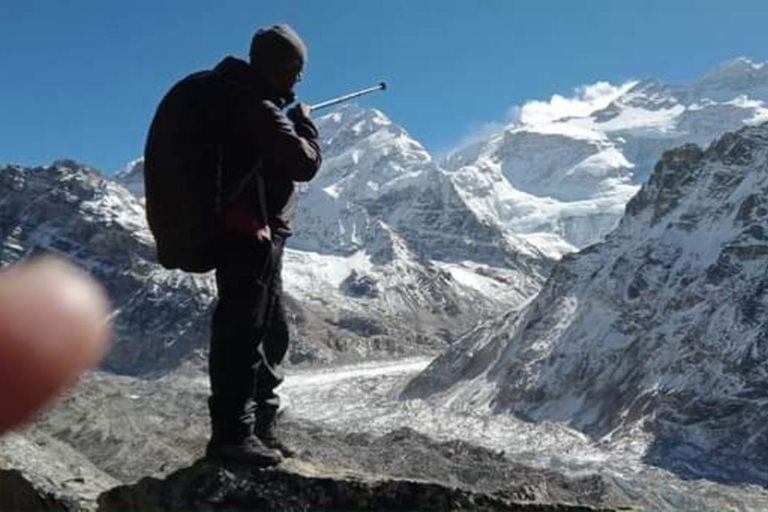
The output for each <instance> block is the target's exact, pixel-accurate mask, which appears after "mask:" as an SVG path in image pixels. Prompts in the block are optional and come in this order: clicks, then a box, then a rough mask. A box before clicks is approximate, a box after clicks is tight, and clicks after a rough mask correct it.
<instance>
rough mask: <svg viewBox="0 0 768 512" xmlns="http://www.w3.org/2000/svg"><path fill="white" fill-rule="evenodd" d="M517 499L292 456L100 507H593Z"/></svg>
mask: <svg viewBox="0 0 768 512" xmlns="http://www.w3.org/2000/svg"><path fill="white" fill-rule="evenodd" d="M521 498H523V497H520V496H513V495H504V494H502V493H496V494H493V495H491V494H483V493H475V492H471V491H467V490H462V489H459V488H453V487H448V486H445V485H442V484H439V483H435V482H427V481H418V480H405V479H392V478H382V477H377V476H374V475H366V474H362V473H351V472H347V471H344V470H335V469H333V468H328V467H324V466H317V465H313V464H310V463H307V462H302V461H298V460H293V459H292V460H288V461H286V462H284V463H283V464H281V465H280V466H278V467H276V468H267V469H260V468H253V467H249V466H243V465H239V464H232V465H229V464H221V463H217V462H214V461H210V460H204V459H203V460H199V461H197V462H196V463H195V464H194V465H192V466H191V467H188V468H184V469H181V470H179V471H177V472H175V473H173V474H171V475H169V476H168V477H167V478H165V479H156V478H144V479H142V480H140V481H139V482H137V483H135V484H133V485H128V486H121V487H116V488H114V489H112V490H110V491H108V492H106V493H104V494H102V495H101V497H100V498H99V510H101V511H121V512H127V511H137V512H138V511H141V512H147V511H152V510H158V511H159V510H163V511H166V510H228V511H233V510H318V509H320V510H391V509H397V510H403V509H408V510H462V509H464V510H525V511H566V510H568V511H582V510H583V511H595V510H597V509H594V508H590V507H583V506H577V505H547V504H537V503H531V502H526V501H524V499H521Z"/></svg>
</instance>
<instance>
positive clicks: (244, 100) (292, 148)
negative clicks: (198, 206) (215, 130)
mask: <svg viewBox="0 0 768 512" xmlns="http://www.w3.org/2000/svg"><path fill="white" fill-rule="evenodd" d="M215 71H216V72H217V73H219V74H220V75H221V76H222V77H223V79H224V81H225V83H226V84H227V90H228V101H227V104H228V108H227V121H226V134H225V138H224V140H225V142H224V154H223V161H222V166H223V169H222V171H223V172H222V190H223V197H224V200H225V201H226V204H225V206H224V211H225V220H226V225H227V230H228V231H230V232H234V233H238V234H244V235H247V234H249V233H248V231H250V226H249V223H248V220H249V219H248V217H250V219H253V220H254V221H255V222H256V223H257V224H262V225H263V224H264V223H267V224H269V226H270V228H271V229H272V230H273V232H276V233H279V234H281V235H283V236H289V235H290V234H291V221H292V220H293V217H294V216H295V214H296V206H297V200H298V197H297V193H296V187H295V184H294V182H297V181H309V180H311V179H312V178H313V177H314V176H315V174H317V171H318V169H319V168H320V163H321V160H322V159H321V153H320V144H319V143H318V131H317V128H315V126H314V124H313V123H312V121H310V120H309V119H304V118H296V120H295V121H293V122H292V121H291V120H289V119H288V118H287V117H286V116H285V115H284V114H283V112H282V110H281V108H282V107H283V102H284V100H282V99H281V98H278V97H275V96H274V95H273V94H271V92H270V90H269V87H268V86H267V85H266V83H265V82H264V81H263V80H260V79H259V77H258V76H257V75H256V74H255V73H254V71H253V69H252V68H251V66H250V65H249V64H248V63H246V62H244V61H242V60H239V59H236V58H234V57H227V58H225V59H224V60H223V61H222V62H221V63H219V64H218V65H217V66H216V68H215ZM259 163H260V170H259V176H260V179H252V180H250V181H248V182H247V185H246V186H244V187H243V186H242V185H243V182H244V179H245V178H246V176H247V175H248V173H249V171H251V170H252V169H253V168H254V166H256V165H257V164H259ZM260 182H261V183H263V192H260V191H259V186H260ZM265 215H266V219H264V218H263V217H264V216H265Z"/></svg>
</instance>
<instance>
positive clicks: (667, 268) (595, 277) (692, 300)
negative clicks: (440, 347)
mask: <svg viewBox="0 0 768 512" xmlns="http://www.w3.org/2000/svg"><path fill="white" fill-rule="evenodd" d="M767 197H768V123H765V124H762V125H759V126H756V127H747V128H743V129H742V130H740V131H739V132H737V133H729V134H726V135H725V136H723V137H722V138H721V139H719V140H718V141H717V142H715V143H713V144H712V145H711V146H709V148H708V149H706V150H702V149H701V148H699V147H698V146H695V145H686V146H683V147H681V148H678V149H675V150H672V151H669V152H667V153H665V154H664V155H663V157H662V158H661V160H660V161H659V163H658V164H657V166H656V169H655V171H654V173H653V174H652V176H651V178H650V180H649V182H648V183H647V184H646V185H645V186H643V188H642V189H641V191H640V192H639V193H638V194H637V196H635V197H634V198H633V199H632V201H630V203H629V204H628V205H627V211H626V215H625V216H624V218H623V219H622V220H621V223H620V225H619V226H618V228H617V229H616V230H615V231H614V232H612V233H611V234H609V235H608V237H607V240H606V241H605V242H604V243H602V244H597V245H593V246H591V247H589V248H587V249H585V250H583V251H581V252H579V253H577V254H572V255H568V256H566V257H564V258H563V260H562V261H561V262H560V263H559V264H558V265H557V266H556V267H555V269H554V271H553V274H552V276H551V277H550V279H549V280H548V281H547V283H546V284H545V286H544V288H543V290H542V291H541V293H540V294H539V295H538V296H537V297H536V298H535V299H534V300H533V301H532V302H531V303H530V304H528V305H527V306H525V307H524V308H522V309H519V310H512V311H510V312H509V313H508V314H506V315H505V316H503V317H501V318H499V319H498V320H495V321H493V322H490V323H488V324H486V325H484V326H479V327H478V328H476V329H475V330H474V331H473V332H470V333H468V334H467V335H466V336H464V337H463V339H461V340H459V341H457V343H456V344H455V345H454V346H453V347H452V348H451V349H450V350H449V351H448V352H447V353H446V354H445V355H444V356H442V357H440V358H439V359H438V360H437V361H436V362H434V363H433V364H432V365H431V366H430V367H429V368H428V369H427V370H425V372H424V373H423V374H422V375H420V376H419V377H418V378H416V379H415V380H413V381H412V382H411V383H410V384H409V386H408V388H407V390H406V392H405V394H404V396H405V397H415V396H429V395H436V396H439V397H440V399H441V400H444V401H445V403H448V404H451V405H452V406H455V407H459V406H460V407H466V408H471V409H473V410H481V409H486V410H490V411H495V412H511V413H514V414H515V415H518V416H521V417H523V418H527V419H530V420H533V421H556V422H565V423H567V424H569V425H570V426H572V427H575V428H578V429H580V430H582V431H584V432H586V433H588V434H590V435H591V436H592V437H593V438H596V439H604V440H606V441H610V440H614V441H616V440H619V439H622V438H625V437H632V436H634V435H637V434H641V435H648V436H650V438H649V442H650V443H651V444H650V446H649V447H648V453H647V457H648V459H649V460H651V461H652V462H653V463H657V464H660V465H664V466H666V467H673V468H674V469H676V470H679V471H682V472H683V473H685V474H687V475H688V476H701V475H706V476H715V477H717V478H727V479H737V480H744V481H756V482H761V483H763V484H764V483H765V482H768V464H766V461H767V460H768V459H766V457H765V453H767V452H768V433H766V430H765V422H766V419H767V418H768V417H767V416H766V408H765V407H766V404H768V394H767V393H768V391H766V390H768V373H766V370H765V364H764V362H765V360H766V357H768V348H767V347H768V344H767V343H766V340H768V330H766V326H768V266H766V256H768V231H767V229H768V202H767V200H766V198H767ZM643 433H645V434H643Z"/></svg>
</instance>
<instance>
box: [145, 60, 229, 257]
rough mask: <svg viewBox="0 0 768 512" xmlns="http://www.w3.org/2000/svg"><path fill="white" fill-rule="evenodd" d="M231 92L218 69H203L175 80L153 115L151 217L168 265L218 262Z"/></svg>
mask: <svg viewBox="0 0 768 512" xmlns="http://www.w3.org/2000/svg"><path fill="white" fill-rule="evenodd" d="M227 96H228V93H227V86H226V84H225V83H224V80H223V79H222V77H221V76H220V75H219V74H218V73H217V72H216V71H201V72H199V73H195V74H192V75H190V76H188V77H186V78H184V79H182V80H181V81H179V82H178V83H177V84H176V85H174V86H173V88H171V90H170V91H169V92H168V93H167V94H166V95H165V97H164V98H163V100H162V101H161V102H160V105H159V106H158V108H157V112H156V113H155V117H154V119H153V120H152V125H151V127H150V129H149V135H148V137H147V144H146V147H145V149H144V184H145V194H146V206H147V221H148V222H149V228H150V229H151V230H152V234H153V235H154V237H155V241H156V243H157V258H158V261H159V262H160V264H161V265H163V266H164V267H165V268H168V269H182V270H185V271H188V272H207V271H209V270H211V269H213V268H214V267H215V263H216V254H215V252H216V245H217V243H216V242H217V240H218V239H219V237H220V236H221V230H222V199H221V195H222V192H221V173H222V157H223V143H224V134H225V133H226V122H227Z"/></svg>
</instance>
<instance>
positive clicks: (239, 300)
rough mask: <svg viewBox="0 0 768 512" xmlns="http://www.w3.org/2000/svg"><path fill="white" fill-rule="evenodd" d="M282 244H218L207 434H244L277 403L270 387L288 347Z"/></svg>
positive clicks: (224, 437) (226, 437)
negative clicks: (218, 256) (219, 252)
mask: <svg viewBox="0 0 768 512" xmlns="http://www.w3.org/2000/svg"><path fill="white" fill-rule="evenodd" d="M284 246H285V239H284V238H282V237H279V236H275V237H274V239H273V241H272V242H271V243H269V242H267V243H260V242H256V241H254V240H250V239H243V238H232V239H229V240H227V241H226V242H225V243H224V246H223V247H222V253H221V257H220V260H219V264H218V265H217V268H216V284H217V286H218V293H219V300H218V303H217V304H216V309H215V311H214V313H213V325H212V329H211V331H212V338H211V347H210V356H209V361H208V371H209V375H210V380H211V397H210V399H209V408H210V413H211V426H212V430H213V437H214V438H215V439H218V440H221V441H223V442H237V441H240V440H242V439H243V438H244V437H245V436H248V435H250V434H251V433H252V432H253V425H254V421H255V420H256V415H259V414H260V413H261V414H270V415H272V416H274V414H275V412H276V410H277V408H278V407H279V406H280V399H279V397H278V396H277V394H276V393H275V388H276V387H277V386H278V385H279V384H280V383H281V382H282V381H283V378H284V377H283V372H282V370H281V368H280V364H281V362H282V361H283V359H284V357H285V354H286V351H287V350H288V324H287V321H286V315H285V308H284V304H283V297H282V295H283V289H282V288H283V286H282V278H281V275H280V274H281V271H282V259H283V248H284Z"/></svg>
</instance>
